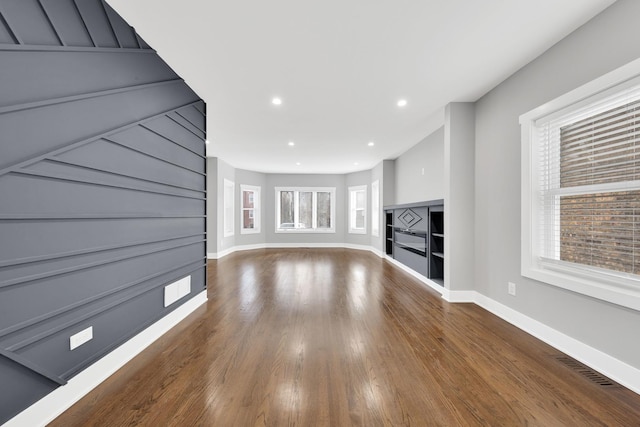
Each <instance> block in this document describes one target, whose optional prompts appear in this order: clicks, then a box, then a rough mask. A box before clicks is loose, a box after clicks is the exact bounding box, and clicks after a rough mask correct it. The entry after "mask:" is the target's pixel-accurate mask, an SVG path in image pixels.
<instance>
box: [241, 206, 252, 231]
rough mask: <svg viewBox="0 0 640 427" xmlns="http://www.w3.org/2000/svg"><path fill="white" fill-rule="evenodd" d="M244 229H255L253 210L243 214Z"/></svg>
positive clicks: (247, 210) (245, 211)
mask: <svg viewBox="0 0 640 427" xmlns="http://www.w3.org/2000/svg"><path fill="white" fill-rule="evenodd" d="M242 227H243V228H254V222H253V209H245V210H244V211H243V212H242Z"/></svg>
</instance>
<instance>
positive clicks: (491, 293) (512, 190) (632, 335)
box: [475, 0, 640, 368]
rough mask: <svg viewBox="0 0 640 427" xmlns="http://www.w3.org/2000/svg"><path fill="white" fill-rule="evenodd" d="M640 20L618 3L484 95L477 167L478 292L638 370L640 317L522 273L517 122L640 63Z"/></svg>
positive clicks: (637, 6) (631, 4)
mask: <svg viewBox="0 0 640 427" xmlns="http://www.w3.org/2000/svg"><path fill="white" fill-rule="evenodd" d="M639 17H640V1H637V0H619V1H617V2H616V3H614V4H613V5H612V6H611V7H610V8H609V9H607V10H605V11H604V12H603V13H602V14H600V15H598V16H596V17H595V18H594V19H593V20H592V21H590V22H588V23H587V24H585V25H584V26H583V27H581V28H579V29H578V30H577V31H575V32H574V33H572V34H571V35H569V36H568V37H567V38H565V39H564V40H562V41H561V42H559V43H558V44H557V45H555V46H554V47H552V48H551V49H549V50H548V51H547V52H546V53H544V54H543V55H542V56H540V57H539V58H538V59H536V60H534V61H532V62H531V63H530V64H528V65H527V66H526V67H524V68H523V69H521V70H520V71H519V72H517V73H516V74H514V75H513V76H512V77H510V78H509V79H507V80H506V81H504V82H503V83H501V84H500V85H499V86H497V87H496V88H495V89H493V90H492V91H491V92H489V93H488V94H486V95H485V96H484V97H482V98H481V99H480V100H479V101H478V102H477V103H476V161H475V185H476V190H475V235H476V239H475V280H476V290H477V291H479V292H481V293H482V294H484V295H486V296H488V297H490V298H492V299H494V300H496V301H498V302H500V303H502V304H504V305H507V306H508V307H510V308H512V309H514V310H517V311H518V312H520V313H522V314H525V315H526V316H529V317H531V318H533V319H535V320H538V321H539V322H542V323H544V324H546V325H548V326H550V327H551V328H553V329H555V330H557V331H560V332H563V333H565V334H567V335H569V336H571V337H573V338H575V339H577V340H579V341H581V342H583V343H586V344H588V345H590V346H592V347H594V348H596V349H599V350H601V351H602V352H604V353H607V354H609V355H611V356H613V357H615V358H617V359H619V360H621V361H623V362H626V363H628V364H630V365H632V366H634V367H636V368H640V340H638V326H639V325H640V313H639V312H636V311H632V310H629V309H625V308H622V307H619V306H615V305H612V304H609V303H606V302H602V301H599V300H595V299H592V298H589V297H585V296H582V295H579V294H575V293H572V292H569V291H566V290H562V289H559V288H556V287H554V286H550V285H546V284H544V283H540V282H536V281H533V280H528V279H525V278H524V277H522V276H521V275H520V195H521V194H520V127H519V125H518V116H519V115H520V114H523V113H525V112H527V111H529V110H531V109H533V108H535V107H537V106H539V105H541V104H543V103H545V102H547V101H550V100H552V99H554V98H556V97H558V96H560V95H562V94H564V93H566V92H568V91H570V90H573V89H575V88H576V87H578V86H580V85H582V84H584V83H586V82H589V81H591V80H593V79H595V78H597V77H599V76H601V75H602V74H605V73H607V72H609V71H611V70H613V69H615V68H618V67H620V66H622V65H624V64H626V63H628V62H630V61H632V60H634V59H637V58H638V57H640V43H639V40H640V25H638V18H639ZM508 281H513V282H515V283H516V284H517V295H516V296H515V297H512V296H509V295H508V294H507V282H508Z"/></svg>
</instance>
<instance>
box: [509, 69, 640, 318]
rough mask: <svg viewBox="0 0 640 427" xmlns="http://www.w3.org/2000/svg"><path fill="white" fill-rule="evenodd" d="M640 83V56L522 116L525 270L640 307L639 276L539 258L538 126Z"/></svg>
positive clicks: (524, 272) (557, 283)
mask: <svg viewBox="0 0 640 427" xmlns="http://www.w3.org/2000/svg"><path fill="white" fill-rule="evenodd" d="M638 84H640V59H638V60H635V61H632V62H630V63H629V64H626V65H624V66H622V67H620V68H618V69H616V70H614V71H612V72H610V73H607V74H605V75H604V76H602V77H600V78H597V79H595V80H593V81H591V82H589V83H587V84H585V85H583V86H580V87H578V88H577V89H575V90H573V91H571V92H568V93H566V94H565V95H562V96H560V97H558V98H556V99H554V100H552V101H550V102H548V103H546V104H544V105H541V106H540V107H538V108H535V109H533V110H531V111H529V112H527V113H525V114H523V115H521V116H520V120H519V121H520V126H521V274H522V276H524V277H528V278H531V279H534V280H538V281H541V282H544V283H547V284H550V285H553V286H556V287H559V288H563V289H567V290H570V291H573V292H577V293H580V294H583V295H587V296H590V297H593V298H597V299H599V300H603V301H607V302H610V303H613V304H617V305H620V306H624V307H628V308H632V309H634V310H640V280H638V278H637V276H636V278H634V277H632V276H631V275H628V274H625V273H619V274H618V273H615V272H612V271H609V270H604V269H599V268H596V267H589V266H576V265H575V264H573V265H572V263H566V262H561V261H560V262H553V261H549V260H543V259H541V257H540V255H539V254H541V244H540V237H539V236H540V229H539V227H538V224H539V223H540V216H541V215H542V203H541V201H540V200H539V199H540V197H539V195H540V191H541V189H540V179H539V178H540V173H539V172H540V171H539V169H538V165H539V164H540V161H541V159H540V156H539V153H538V143H539V141H540V140H541V137H540V134H539V128H540V127H541V124H543V123H544V122H548V121H550V120H553V119H554V118H557V117H559V116H561V115H564V114H566V113H567V112H568V111H572V110H578V109H580V108H583V107H585V106H587V105H589V104H592V103H594V102H596V101H597V100H598V99H603V98H606V97H608V96H611V95H613V94H615V93H618V92H621V91H624V90H625V89H626V88H630V87H632V86H636V85H638Z"/></svg>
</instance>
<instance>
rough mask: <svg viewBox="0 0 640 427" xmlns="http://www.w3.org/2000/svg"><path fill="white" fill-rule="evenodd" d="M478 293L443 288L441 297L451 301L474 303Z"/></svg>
mask: <svg viewBox="0 0 640 427" xmlns="http://www.w3.org/2000/svg"><path fill="white" fill-rule="evenodd" d="M477 294H478V293H477V292H476V291H450V290H449V289H445V290H444V292H443V293H442V298H443V299H444V300H445V301H447V302H453V303H469V302H471V303H475V302H476V298H477V296H476V295H477Z"/></svg>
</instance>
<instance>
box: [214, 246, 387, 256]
mask: <svg viewBox="0 0 640 427" xmlns="http://www.w3.org/2000/svg"><path fill="white" fill-rule="evenodd" d="M271 248H274V249H279V248H283V249H286V248H346V249H355V250H359V251H370V252H373V253H374V254H376V255H378V256H379V257H381V258H383V257H384V254H383V253H382V251H380V250H378V249H376V248H374V247H373V246H368V245H353V244H350V243H260V244H257V245H238V246H232V247H230V248H228V249H225V250H224V251H221V252H209V253H207V259H220V258H223V257H225V256H227V255H231V254H232V253H234V252H240V251H251V250H254V249H271Z"/></svg>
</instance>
